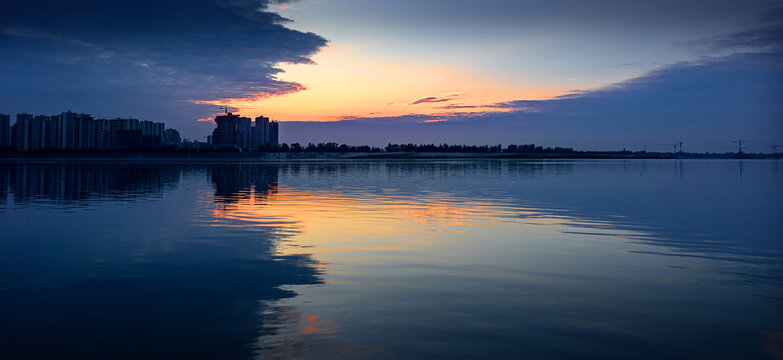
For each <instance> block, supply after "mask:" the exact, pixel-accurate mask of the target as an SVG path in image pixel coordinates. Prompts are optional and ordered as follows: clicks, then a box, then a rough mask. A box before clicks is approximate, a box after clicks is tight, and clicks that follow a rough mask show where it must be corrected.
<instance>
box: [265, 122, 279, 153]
mask: <svg viewBox="0 0 783 360" xmlns="http://www.w3.org/2000/svg"><path fill="white" fill-rule="evenodd" d="M277 144H278V122H277V121H272V122H270V123H269V142H268V143H267V147H268V148H269V149H272V150H277Z"/></svg>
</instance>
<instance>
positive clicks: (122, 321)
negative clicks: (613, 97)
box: [0, 160, 783, 359]
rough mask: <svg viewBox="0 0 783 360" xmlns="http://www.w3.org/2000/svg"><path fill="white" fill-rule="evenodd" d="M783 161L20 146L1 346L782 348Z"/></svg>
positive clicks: (275, 352)
mask: <svg viewBox="0 0 783 360" xmlns="http://www.w3.org/2000/svg"><path fill="white" fill-rule="evenodd" d="M782 200H783V162H779V161H778V162H775V161H717V160H710V161H695V160H694V161H672V160H666V161H561V162H523V161H490V160H480V161H428V162H411V161H368V162H358V161H355V162H350V161H347V162H335V163H323V162H321V163H315V162H314V163H289V164H279V165H277V164H275V165H269V164H220V165H209V164H187V165H183V164H180V165H84V164H81V165H80V164H59V165H52V164H50V165H44V164H16V165H14V164H0V231H2V232H1V233H0V234H1V236H0V358H3V359H15V358H52V359H54V358H56V359H61V358H81V359H89V358H95V359H106V358H113V359H116V358H142V359H154V358H165V359H197V358H211V359H249V358H278V357H279V358H296V357H304V358H373V359H375V358H398V359H412V358H430V357H441V358H479V357H483V358H533V359H536V358H546V359H551V358H614V359H629V358H636V359H642V358H648V359H661V358H728V359H753V358H762V359H763V358H781V357H783V266H782V264H783V261H781V260H783V237H782V236H781V233H782V231H781V230H783V221H781V220H783V201H782Z"/></svg>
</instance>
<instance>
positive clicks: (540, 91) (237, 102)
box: [196, 44, 566, 122]
mask: <svg viewBox="0 0 783 360" xmlns="http://www.w3.org/2000/svg"><path fill="white" fill-rule="evenodd" d="M312 62H313V63H317V64H318V65H309V64H282V65H280V68H281V69H282V70H283V72H282V73H281V74H280V75H279V76H278V78H277V80H280V81H286V82H290V83H294V84H295V85H294V86H292V87H291V88H290V89H287V90H285V91H282V92H279V93H257V94H254V95H253V96H250V97H247V98H227V99H220V100H214V101H212V100H210V101H196V103H199V104H212V105H228V106H230V107H232V108H235V109H236V110H237V112H239V113H241V114H243V115H244V116H250V117H255V116H259V115H264V116H269V117H270V118H272V119H275V120H279V121H341V120H350V119H354V118H383V117H399V116H406V115H421V116H433V117H437V118H438V120H439V121H443V120H440V118H444V119H445V118H448V117H451V116H455V115H470V114H482V113H495V112H508V111H513V110H514V109H510V108H505V107H498V106H496V105H495V104H498V103H502V102H507V101H513V100H519V99H528V100H543V99H550V98H553V97H555V96H558V95H561V94H563V93H564V92H565V91H566V89H562V88H553V87H547V86H542V85H538V86H533V85H532V84H531V85H529V86H517V85H511V84H507V83H505V82H504V81H503V80H501V79H492V78H489V77H486V76H482V75H480V74H473V73H471V72H470V71H468V70H465V69H459V68H455V67H450V66H446V65H443V64H422V63H416V62H409V63H399V62H388V61H384V60H378V59H373V58H371V57H370V56H369V55H367V54H366V52H365V51H363V48H362V47H360V46H355V45H350V44H330V45H329V46H327V47H324V48H322V49H320V50H319V51H318V52H317V53H316V54H315V55H314V56H313V61H312ZM429 122H432V121H429Z"/></svg>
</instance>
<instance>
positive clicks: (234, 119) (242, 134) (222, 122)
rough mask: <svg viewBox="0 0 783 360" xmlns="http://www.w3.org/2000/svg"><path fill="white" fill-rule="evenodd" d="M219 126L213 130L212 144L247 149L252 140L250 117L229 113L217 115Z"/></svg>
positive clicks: (216, 119)
mask: <svg viewBox="0 0 783 360" xmlns="http://www.w3.org/2000/svg"><path fill="white" fill-rule="evenodd" d="M215 123H216V124H217V128H216V129H215V130H214V131H213V132H212V144H214V145H217V146H221V147H225V146H234V147H238V148H243V149H247V148H248V147H249V146H250V142H251V136H252V133H251V126H250V118H246V117H239V114H232V113H227V114H225V115H218V116H215Z"/></svg>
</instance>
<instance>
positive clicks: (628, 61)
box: [0, 0, 783, 152]
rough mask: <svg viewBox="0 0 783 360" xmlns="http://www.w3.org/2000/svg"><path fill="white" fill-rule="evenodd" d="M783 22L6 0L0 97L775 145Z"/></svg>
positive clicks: (679, 6) (39, 109)
mask: <svg viewBox="0 0 783 360" xmlns="http://www.w3.org/2000/svg"><path fill="white" fill-rule="evenodd" d="M781 34H783V6H782V5H781V2H778V1H760V0H748V1H696V0H686V1H669V0H664V1H649V2H647V1H646V2H637V1H608V0H607V1H529V0H528V1H501V0H485V1H466V0H429V1H413V0H398V1H358V0H353V1H349V0H301V1H273V0H173V1H165V2H163V1H152V0H146V1H136V2H133V3H113V2H105V1H99V0H77V1H70V2H59V1H48V0H32V1H16V0H10V1H3V2H2V4H0V49H2V54H3V56H2V58H1V59H0V75H2V78H0V94H1V95H2V96H1V97H0V113H11V114H15V113H18V112H31V113H35V114H39V113H44V114H54V113H59V112H62V111H66V110H73V111H78V112H87V113H90V114H92V115H93V116H96V117H115V116H123V117H127V116H132V117H136V118H140V119H145V120H154V121H164V122H166V123H167V126H169V127H174V128H177V129H179V130H180V131H181V132H182V134H183V135H184V136H185V137H188V138H192V139H202V140H203V137H204V136H206V135H207V134H208V133H209V132H210V131H211V130H212V128H213V127H214V123H212V122H211V121H209V119H210V117H212V116H214V114H215V113H217V112H219V110H218V106H220V105H229V106H230V107H232V108H234V109H235V110H236V111H238V112H239V113H241V114H242V115H245V116H253V117H255V116H257V115H262V114H263V115H265V116H269V117H271V118H272V119H277V120H279V121H280V122H281V127H280V129H281V130H280V131H281V141H282V142H289V143H290V142H300V143H308V142H324V141H335V142H340V143H348V144H371V145H380V144H385V143H387V142H419V143H430V142H434V143H439V142H448V143H464V144H497V143H501V144H509V143H537V144H543V145H551V146H555V145H562V146H572V147H576V148H580V149H616V148H622V147H627V148H629V149H633V150H639V149H642V148H644V147H647V148H648V150H660V151H668V150H669V148H668V147H663V146H661V145H658V144H661V143H671V142H674V141H684V142H685V150H686V151H721V152H722V151H728V150H727V149H726V147H728V146H731V145H732V143H731V141H733V140H736V139H747V140H753V141H751V142H749V143H748V146H750V147H751V148H750V150H751V151H769V145H771V144H780V143H783V104H782V103H781V101H780V99H783V57H782V56H781V48H782V47H781V44H782V43H783V35H781ZM199 120H201V121H199ZM205 120H206V121H205Z"/></svg>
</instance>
